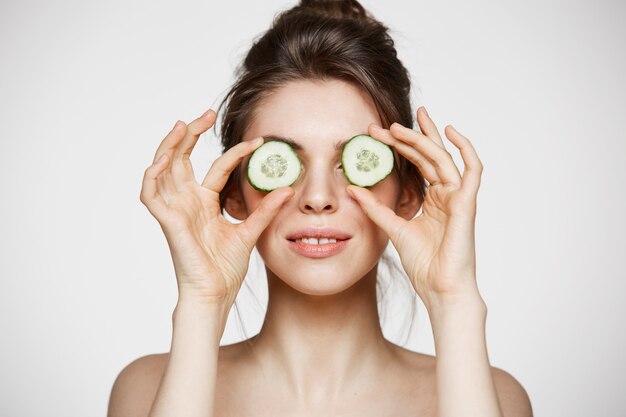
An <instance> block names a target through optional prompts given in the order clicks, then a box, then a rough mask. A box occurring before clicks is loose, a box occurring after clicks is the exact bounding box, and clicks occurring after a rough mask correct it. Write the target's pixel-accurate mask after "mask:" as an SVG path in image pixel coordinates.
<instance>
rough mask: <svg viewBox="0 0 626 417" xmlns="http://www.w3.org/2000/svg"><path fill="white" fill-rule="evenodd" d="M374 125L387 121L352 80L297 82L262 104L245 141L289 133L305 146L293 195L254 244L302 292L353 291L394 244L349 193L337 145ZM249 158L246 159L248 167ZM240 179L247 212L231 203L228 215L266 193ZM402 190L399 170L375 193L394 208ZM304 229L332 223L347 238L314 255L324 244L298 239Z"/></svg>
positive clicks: (270, 265) (272, 268) (249, 207)
mask: <svg viewBox="0 0 626 417" xmlns="http://www.w3.org/2000/svg"><path fill="white" fill-rule="evenodd" d="M372 122H374V123H377V124H379V125H380V123H381V121H380V119H379V117H378V114H377V112H376V109H375V107H374V103H373V102H372V101H371V99H370V98H369V97H368V96H367V95H366V94H364V93H362V92H361V91H360V90H358V89H357V88H355V87H353V86H351V85H350V84H348V83H345V82H342V81H338V80H331V81H315V82H313V81H297V82H291V83H288V84H286V85H285V86H283V87H281V88H280V89H279V90H277V91H276V92H275V93H273V94H272V95H271V96H269V97H268V98H266V99H265V100H264V101H263V102H262V103H261V104H260V105H259V107H258V108H257V113H256V117H255V118H254V121H253V122H252V123H251V125H250V126H249V127H248V129H247V131H246V133H245V135H244V140H246V141H249V140H252V139H255V138H257V137H259V136H263V137H265V139H266V140H268V139H269V137H270V136H274V137H281V138H289V139H290V140H292V141H293V142H295V143H296V144H297V145H299V146H298V147H299V148H301V149H298V147H296V152H297V154H298V156H299V157H300V159H301V161H302V172H301V175H300V177H299V179H298V180H297V181H296V182H295V183H294V184H293V185H292V188H293V189H294V191H295V195H294V196H293V197H292V198H291V199H290V200H288V201H287V202H286V203H285V204H284V205H283V207H282V208H281V209H280V211H279V212H278V214H277V216H276V217H275V218H274V220H273V221H272V222H271V223H270V224H269V225H268V227H267V228H266V229H265V230H264V232H263V233H262V234H261V236H260V237H259V240H258V241H257V245H256V246H257V250H258V251H259V254H260V255H261V257H262V258H263V260H264V262H265V265H266V266H267V268H268V269H269V271H268V273H274V274H275V275H276V276H277V277H279V278H280V279H282V280H283V281H284V282H285V283H287V284H288V285H289V286H291V287H292V288H294V289H296V290H298V291H300V292H303V293H306V294H311V295H329V294H335V293H338V292H341V291H343V290H345V289H347V288H349V287H350V286H352V285H353V284H355V283H356V282H357V281H358V280H359V279H361V278H362V277H363V276H364V275H365V274H366V273H367V272H369V271H370V270H372V268H373V267H374V266H375V265H376V264H377V262H378V260H379V258H380V256H381V255H382V253H383V251H384V250H385V247H386V245H387V243H388V239H389V238H388V236H387V235H386V234H385V233H384V232H383V231H382V229H380V228H379V227H378V226H377V225H376V224H375V223H374V222H372V221H371V220H370V219H369V217H367V215H366V214H365V213H364V212H363V210H362V209H361V207H360V206H359V205H358V203H357V202H356V201H354V200H353V199H352V198H351V197H350V196H349V195H348V194H347V192H346V186H347V185H348V184H349V183H348V181H347V180H346V178H345V177H344V174H343V171H342V168H341V151H342V148H343V147H342V146H337V145H336V144H337V143H338V142H343V141H346V140H347V139H350V138H351V137H353V136H355V135H357V134H360V133H367V131H368V130H367V129H368V125H369V124H370V123H372ZM248 159H249V158H246V159H245V160H244V161H242V168H244V167H246V166H247V161H248ZM242 172H245V170H242ZM244 175H245V174H244ZM241 184H242V190H241V191H242V196H243V202H244V207H245V208H244V209H243V210H244V211H245V212H243V213H233V212H232V211H231V209H229V205H228V202H227V203H226V208H227V210H228V212H229V213H230V214H232V215H233V216H234V217H236V218H239V219H242V218H245V217H246V216H247V215H248V214H250V213H252V212H253V211H254V210H256V208H257V207H258V205H259V203H260V202H261V200H262V199H263V197H264V196H265V195H266V193H264V192H262V191H258V190H256V189H254V188H253V187H252V186H251V185H250V184H249V183H248V181H247V180H245V178H244V179H243V180H242V181H241ZM399 189H400V188H399V180H398V176H397V173H396V171H395V170H394V171H393V172H392V175H389V176H388V177H387V178H386V179H385V180H383V181H381V182H380V183H378V184H376V185H375V186H373V187H371V188H370V191H372V192H373V193H375V194H376V195H377V196H378V197H379V198H380V199H381V201H382V202H383V203H384V204H386V205H387V206H389V207H392V208H394V209H395V204H396V201H397V198H398V194H399ZM305 228H332V229H333V230H334V231H335V232H340V233H341V234H342V236H336V238H339V239H345V238H348V239H347V240H345V241H343V242H341V241H339V242H338V243H337V244H333V243H330V244H329V246H328V248H330V247H335V248H336V247H339V250H338V251H337V250H336V249H335V250H334V251H331V253H322V254H321V255H320V254H317V255H316V254H315V253H311V251H317V250H322V249H325V248H326V247H323V246H320V247H311V245H308V244H305V243H298V242H295V241H294V236H293V234H294V233H298V232H299V231H302V230H303V229H305ZM335 232H333V231H331V232H330V233H331V235H334V234H335ZM304 233H305V234H307V233H311V234H312V233H313V232H310V231H305V232H304ZM329 238H332V237H329ZM322 242H324V241H322ZM324 244H325V243H322V245H324Z"/></svg>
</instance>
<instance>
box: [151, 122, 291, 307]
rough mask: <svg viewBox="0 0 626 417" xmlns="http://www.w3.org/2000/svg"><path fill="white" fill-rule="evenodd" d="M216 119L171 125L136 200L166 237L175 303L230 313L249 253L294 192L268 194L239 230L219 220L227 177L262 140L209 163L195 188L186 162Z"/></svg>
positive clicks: (282, 190) (258, 139) (190, 168)
mask: <svg viewBox="0 0 626 417" xmlns="http://www.w3.org/2000/svg"><path fill="white" fill-rule="evenodd" d="M216 118H217V114H216V113H215V112H214V111H213V110H211V109H209V110H208V111H207V112H206V113H204V114H203V115H202V116H200V117H199V118H197V119H196V120H194V121H193V122H191V123H190V124H189V125H186V124H185V123H183V122H181V121H178V122H176V125H175V126H174V128H173V129H172V131H171V132H170V133H169V134H168V135H167V136H166V137H165V139H164V140H163V141H162V142H161V145H160V146H159V148H158V149H157V151H156V154H155V157H154V163H153V164H152V165H151V166H150V167H149V168H147V169H146V171H145V175H144V178H143V185H142V189H141V196H140V200H141V202H142V203H143V204H144V205H145V206H146V207H147V208H148V210H149V211H150V213H151V214H152V215H153V216H154V217H155V218H156V219H157V221H158V222H159V224H160V225H161V228H162V230H163V232H164V234H165V237H166V239H167V242H168V245H169V248H170V252H171V254H172V260H173V262H174V269H175V271H176V279H177V281H178V290H179V297H183V298H185V297H191V298H194V299H195V300H200V301H201V302H207V303H220V304H223V305H226V306H228V307H230V306H231V305H232V304H233V303H234V301H235V298H236V296H237V293H238V292H239V289H240V287H241V284H242V282H243V280H244V278H245V275H246V272H247V270H248V262H249V259H250V253H251V252H252V248H253V247H254V245H255V243H256V241H257V239H258V237H259V235H260V234H261V232H262V231H263V230H264V229H265V227H266V226H267V225H268V224H269V223H270V222H271V220H272V219H273V218H274V216H275V215H276V213H277V212H278V210H279V209H280V207H281V205H282V204H283V203H284V202H285V201H287V199H288V198H290V197H291V196H292V195H293V190H292V189H290V188H288V187H284V188H280V189H277V190H274V191H272V192H271V193H269V194H268V195H266V196H265V197H264V199H263V201H262V203H261V205H260V206H259V207H258V208H257V209H256V210H255V211H254V213H251V215H250V216H249V217H248V218H247V219H246V220H245V221H244V222H242V223H240V224H232V223H230V222H229V221H228V220H227V219H226V218H224V216H223V215H222V212H221V210H220V206H219V193H220V192H221V191H222V189H223V188H224V185H225V184H226V181H227V180H228V177H229V175H230V173H231V172H232V171H233V170H234V169H235V168H236V167H237V165H238V164H239V163H240V162H241V160H242V159H243V158H245V157H246V156H247V155H249V154H251V153H252V152H253V151H254V150H255V149H256V148H257V147H258V146H259V145H261V144H262V143H263V139H262V138H257V139H256V140H253V141H246V142H242V143H239V144H237V145H236V146H234V147H232V148H231V149H229V150H228V151H227V152H225V153H224V154H223V155H221V156H220V157H219V158H217V159H216V160H215V161H214V162H213V164H212V165H211V168H210V169H209V172H208V173H207V174H206V177H205V178H204V181H203V182H202V184H198V183H197V182H196V179H195V176H194V173H193V169H192V166H191V161H190V160H189V156H190V154H191V151H192V149H193V148H194V146H195V144H196V142H197V141H198V138H199V137H200V135H201V134H202V133H203V132H205V131H207V130H208V129H209V128H210V127H211V126H213V124H214V123H215V120H216Z"/></svg>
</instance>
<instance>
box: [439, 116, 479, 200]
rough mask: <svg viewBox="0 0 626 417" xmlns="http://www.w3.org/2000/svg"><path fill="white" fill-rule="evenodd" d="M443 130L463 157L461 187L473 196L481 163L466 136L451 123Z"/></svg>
mask: <svg viewBox="0 0 626 417" xmlns="http://www.w3.org/2000/svg"><path fill="white" fill-rule="evenodd" d="M444 131H445V133H446V136H447V137H448V139H449V140H450V142H452V143H453V144H454V146H456V147H457V148H459V151H460V152H461V157H462V158H463V164H464V168H463V180H462V181H461V189H462V190H463V191H464V192H465V193H467V195H468V197H473V196H475V195H476V193H477V192H478V188H479V187H480V177H481V175H482V172H483V164H482V162H481V161H480V159H479V158H478V154H477V153H476V150H475V149H474V146H473V145H472V143H471V142H470V140H469V139H468V138H466V137H465V136H463V135H462V134H460V133H459V132H458V131H457V130H456V129H455V128H454V127H453V126H452V125H448V126H446V128H445V129H444Z"/></svg>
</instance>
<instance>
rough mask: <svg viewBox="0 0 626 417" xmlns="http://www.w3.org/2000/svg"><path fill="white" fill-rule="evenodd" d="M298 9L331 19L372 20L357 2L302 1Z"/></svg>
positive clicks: (334, 0) (333, 0) (354, 0)
mask: <svg viewBox="0 0 626 417" xmlns="http://www.w3.org/2000/svg"><path fill="white" fill-rule="evenodd" d="M298 9H300V10H303V11H305V10H306V11H307V12H309V11H310V12H315V13H316V14H319V15H323V16H329V17H336V18H344V19H345V18H348V19H356V20H372V18H371V16H369V15H368V14H367V12H366V11H365V9H364V8H363V6H361V3H359V2H358V1H357V0H300V4H299V5H298Z"/></svg>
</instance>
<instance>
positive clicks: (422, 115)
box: [417, 106, 446, 149]
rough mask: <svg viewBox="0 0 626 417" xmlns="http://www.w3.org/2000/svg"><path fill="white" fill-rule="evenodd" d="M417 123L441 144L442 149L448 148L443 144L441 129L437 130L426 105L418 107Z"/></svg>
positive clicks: (426, 133) (424, 131)
mask: <svg viewBox="0 0 626 417" xmlns="http://www.w3.org/2000/svg"><path fill="white" fill-rule="evenodd" d="M417 123H418V124H419V126H420V130H421V131H422V132H423V133H424V134H425V135H426V136H427V137H429V138H430V139H431V140H432V141H433V142H435V143H436V144H437V145H439V146H440V147H441V148H442V149H446V147H445V146H444V144H443V140H441V135H439V131H438V130H437V126H435V122H433V121H432V119H431V118H430V116H429V115H428V112H427V111H426V107H424V106H421V107H420V108H419V109H417Z"/></svg>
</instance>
